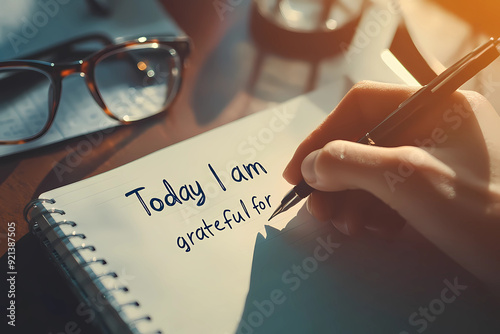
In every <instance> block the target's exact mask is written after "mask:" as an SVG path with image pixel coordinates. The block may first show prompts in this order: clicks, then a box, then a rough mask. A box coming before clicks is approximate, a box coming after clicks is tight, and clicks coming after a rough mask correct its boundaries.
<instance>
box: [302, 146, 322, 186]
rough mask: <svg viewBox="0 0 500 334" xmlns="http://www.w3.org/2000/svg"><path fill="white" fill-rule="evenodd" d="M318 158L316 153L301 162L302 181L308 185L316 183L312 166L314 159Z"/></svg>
mask: <svg viewBox="0 0 500 334" xmlns="http://www.w3.org/2000/svg"><path fill="white" fill-rule="evenodd" d="M317 156H318V151H314V152H312V153H310V154H309V155H308V156H307V157H306V158H305V159H304V161H302V166H301V171H302V176H303V177H304V180H305V181H306V182H307V183H309V184H314V183H316V172H315V171H314V164H315V161H316V157H317Z"/></svg>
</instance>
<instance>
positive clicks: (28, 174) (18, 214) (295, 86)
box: [0, 0, 496, 255]
mask: <svg viewBox="0 0 500 334" xmlns="http://www.w3.org/2000/svg"><path fill="white" fill-rule="evenodd" d="M162 3H163V5H164V7H165V8H166V10H167V11H168V12H169V13H170V14H171V15H172V16H173V17H174V18H175V19H176V21H177V22H178V24H179V25H180V26H181V28H182V29H184V31H185V32H186V33H187V34H188V35H189V36H190V37H191V38H192V41H193V44H194V51H193V52H192V54H191V56H190V58H189V64H188V67H187V69H186V71H185V75H184V80H183V83H182V89H181V91H180V93H179V95H178V98H177V99H176V101H175V103H174V105H172V106H171V107H170V109H169V110H168V111H167V112H166V113H163V114H161V115H160V116H158V117H153V118H151V119H147V120H144V121H141V122H138V123H137V124H133V125H130V126H123V127H118V128H114V129H112V130H111V131H109V132H110V133H107V134H103V135H104V138H103V140H102V142H101V143H99V142H98V143H95V142H90V146H91V147H92V149H91V150H90V152H88V150H85V151H83V150H82V147H85V148H88V147H89V139H88V138H87V137H85V136H83V137H79V138H75V139H72V140H67V141H65V142H61V143H58V144H54V145H51V146H48V147H45V148H41V149H38V150H33V151H28V152H25V153H20V154H16V155H13V156H10V157H6V158H2V159H0V212H1V214H0V216H1V218H0V219H1V223H0V254H2V255H3V254H4V253H5V252H6V249H7V243H6V242H1V241H2V240H4V239H5V237H6V230H7V222H15V223H16V240H19V239H20V238H21V237H22V236H24V235H25V234H26V233H27V232H28V226H27V224H26V222H25V221H24V218H23V217H22V212H23V208H24V206H25V205H26V204H27V203H28V202H29V201H30V200H32V199H34V198H36V197H38V196H39V195H40V194H41V193H43V192H45V191H47V190H50V189H53V188H57V187H61V186H64V185H66V184H70V183H73V182H76V181H79V180H82V179H84V178H88V177H90V176H93V175H96V174H100V173H102V172H105V171H108V170H111V169H113V168H115V167H118V166H121V165H123V164H125V163H128V162H131V161H134V160H136V159H138V158H140V157H142V156H145V155H147V154H149V153H152V152H154V151H156V150H158V149H160V148H163V147H166V146H169V145H172V144H174V143H177V142H179V141H181V140H184V139H186V138H189V137H192V136H194V135H196V134H199V133H202V132H205V131H207V130H209V129H212V128H215V127H217V126H220V125H222V124H225V123H228V122H231V121H233V120H235V119H238V118H241V117H243V116H245V115H248V114H250V113H253V112H256V111H258V110H262V109H264V108H266V107H269V106H271V105H273V104H276V103H279V102H283V101H285V100H287V99H290V98H292V97H294V96H296V95H299V94H302V93H305V92H307V91H309V90H311V89H313V88H314V87H316V86H318V85H321V84H322V83H325V82H328V81H329V80H328V78H330V79H331V78H332V77H333V76H335V75H336V74H337V72H338V71H337V70H336V66H335V65H336V64H337V63H338V61H337V60H338V58H343V57H342V55H338V56H337V57H330V58H328V59H326V60H324V61H323V62H322V63H310V62H309V63H308V62H304V61H299V60H294V59H285V58H281V57H278V56H276V55H272V54H268V53H266V52H262V50H259V49H258V48H256V47H255V45H254V43H253V41H252V37H251V34H250V31H249V24H248V22H249V16H250V3H251V2H250V1H242V2H238V4H237V5H230V8H227V10H226V11H224V12H221V11H217V9H216V7H215V6H214V3H213V2H212V1H208V2H205V1H201V2H200V1H195V0H185V1H182V4H181V3H180V2H178V1H168V0H164V1H163V2H162ZM412 24H413V25H414V23H412V22H410V28H411V25H412ZM419 37H420V36H419ZM420 38H421V37H420ZM337 67H338V66H337ZM354 77H355V78H354V79H355V80H357V79H358V78H357V76H354ZM362 78H363V77H362ZM495 82H496V81H495Z"/></svg>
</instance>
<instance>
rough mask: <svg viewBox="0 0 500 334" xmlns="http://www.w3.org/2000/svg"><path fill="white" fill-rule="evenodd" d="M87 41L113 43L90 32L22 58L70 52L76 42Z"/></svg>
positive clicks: (37, 57) (38, 57) (103, 36)
mask: <svg viewBox="0 0 500 334" xmlns="http://www.w3.org/2000/svg"><path fill="white" fill-rule="evenodd" d="M88 42H100V43H101V44H103V45H110V44H113V41H112V40H111V39H110V38H109V37H107V36H106V35H101V34H92V35H87V36H83V37H78V38H75V39H71V40H69V41H66V42H64V43H62V44H58V45H55V46H53V47H50V48H47V49H44V50H41V51H38V52H36V53H33V54H30V55H27V56H25V57H23V58H25V59H43V58H45V57H49V56H51V55H54V54H60V53H66V54H67V53H70V52H72V49H73V48H74V47H75V46H77V45H78V44H83V43H88Z"/></svg>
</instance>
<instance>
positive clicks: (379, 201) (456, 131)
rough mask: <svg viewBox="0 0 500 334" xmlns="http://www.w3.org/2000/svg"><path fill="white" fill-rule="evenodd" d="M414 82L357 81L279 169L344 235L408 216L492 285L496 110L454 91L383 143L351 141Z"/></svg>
mask: <svg viewBox="0 0 500 334" xmlns="http://www.w3.org/2000/svg"><path fill="white" fill-rule="evenodd" d="M416 89H417V88H409V87H403V86H397V85H389V84H380V83H374V82H362V83H359V84H357V85H356V86H355V87H354V88H353V89H352V90H351V91H350V92H349V93H348V94H347V95H346V96H345V97H344V99H343V100H342V101H341V102H340V104H339V105H338V106H337V107H336V108H335V110H334V111H333V112H332V113H331V114H330V115H329V116H328V117H327V118H326V120H325V121H324V122H323V123H322V124H321V125H320V126H319V127H318V128H317V129H316V130H315V131H313V132H312V133H311V134H310V135H309V137H307V138H306V139H305V140H304V141H303V142H302V144H301V145H300V146H299V147H298V148H297V151H296V152H295V155H294V156H293V158H292V160H291V161H290V163H289V164H288V166H287V168H286V169H285V172H284V174H283V176H284V177H285V179H286V180H287V181H288V182H290V183H292V184H297V183H298V182H299V181H300V180H301V179H302V178H304V179H305V181H306V182H307V183H308V184H309V185H311V186H312V187H314V188H315V189H317V190H319V191H316V192H313V193H312V194H311V195H310V196H309V198H308V202H307V208H308V210H309V212H310V213H311V214H312V215H314V216H315V217H316V218H317V219H318V220H320V221H331V222H332V223H333V224H334V226H336V227H337V229H338V230H340V231H341V232H343V233H345V234H348V235H355V234H359V233H362V232H367V231H370V232H372V233H376V234H379V235H382V236H391V235H394V234H395V233H396V232H397V231H398V230H399V228H400V227H401V226H402V225H403V224H404V223H405V222H407V223H408V224H411V225H412V226H413V227H414V228H415V229H416V230H417V231H419V232H420V233H421V234H422V235H424V236H425V237H426V238H428V239H429V240H430V241H431V242H433V243H434V244H435V245H436V246H438V247H439V248H440V249H441V250H443V251H444V252H445V253H447V254H448V255H449V256H451V257H452V258H453V259H455V261H457V262H458V263H460V264H461V265H462V266H464V267H465V268H466V269H468V270H469V271H471V272H472V273H474V274H475V275H476V276H478V277H479V278H481V279H483V281H485V282H486V283H487V284H488V285H489V286H490V287H493V288H495V289H496V290H497V291H500V265H499V264H500V117H499V116H498V114H497V113H496V112H495V110H494V109H493V108H492V106H491V105H490V104H489V103H488V102H487V100H486V99H485V98H484V97H482V96H481V95H479V94H477V93H474V92H467V91H464V92H457V93H455V94H453V95H452V96H451V97H450V98H448V99H446V100H445V101H443V102H442V103H440V104H439V105H435V106H433V107H431V108H429V110H425V111H423V112H422V113H421V114H419V115H418V117H416V118H415V119H414V120H412V122H411V125H410V126H408V127H406V128H401V129H400V130H399V131H397V132H396V133H394V135H393V136H391V138H390V139H387V143H386V142H378V143H376V144H377V146H368V145H363V144H358V143H355V142H353V141H356V140H357V139H359V138H361V137H362V136H363V135H364V134H365V133H366V132H367V131H369V130H370V129H372V128H373V127H374V126H375V125H377V124H378V123H379V122H380V121H382V120H383V119H384V118H385V117H386V116H387V115H388V114H389V113H390V112H392V111H393V110H395V109H396V108H397V106H398V105H399V104H400V103H401V102H402V101H404V100H405V99H406V98H408V97H409V96H410V95H411V94H413V93H414V92H415V91H416ZM347 140H349V141H347ZM389 143H390V146H391V147H381V146H379V145H382V146H388V145H389Z"/></svg>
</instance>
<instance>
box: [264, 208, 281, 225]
mask: <svg viewBox="0 0 500 334" xmlns="http://www.w3.org/2000/svg"><path fill="white" fill-rule="evenodd" d="M282 211H283V207H282V206H281V205H280V206H279V207H278V208H277V209H276V210H275V211H274V212H273V214H272V215H271V217H269V219H268V220H267V221H270V220H271V219H273V218H274V217H276V216H277V215H278V214H280V213H281V212H282Z"/></svg>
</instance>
